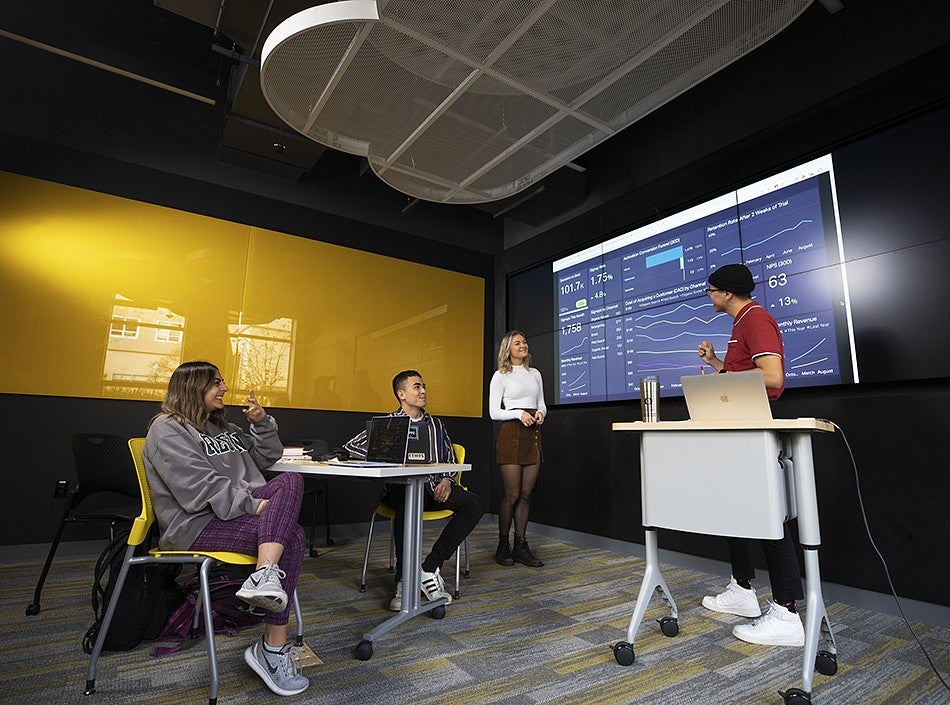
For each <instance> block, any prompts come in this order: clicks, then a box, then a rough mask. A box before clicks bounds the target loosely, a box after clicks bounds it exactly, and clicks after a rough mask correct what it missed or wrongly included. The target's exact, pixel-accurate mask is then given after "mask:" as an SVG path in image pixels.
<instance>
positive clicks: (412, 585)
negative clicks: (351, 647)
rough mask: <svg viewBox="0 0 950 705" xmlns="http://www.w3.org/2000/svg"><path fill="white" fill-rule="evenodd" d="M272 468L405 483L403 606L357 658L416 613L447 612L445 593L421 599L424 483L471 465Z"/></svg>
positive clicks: (298, 464)
mask: <svg viewBox="0 0 950 705" xmlns="http://www.w3.org/2000/svg"><path fill="white" fill-rule="evenodd" d="M269 469H270V470H273V471H275V472H298V473H300V474H301V475H319V476H321V477H358V478H365V479H370V480H379V481H385V482H390V483H393V484H404V485H405V486H406V508H405V512H406V514H405V521H404V522H403V544H402V546H403V560H402V609H401V610H400V611H399V613H398V614H396V615H393V616H392V617H390V618H389V619H387V620H386V621H384V622H383V623H382V624H380V625H379V626H377V627H376V628H375V629H373V630H371V631H369V632H366V633H365V634H363V639H362V641H360V643H359V644H357V646H356V652H355V655H356V658H358V659H360V660H361V661H366V660H368V659H370V658H372V656H373V641H375V640H376V639H377V638H379V637H381V636H382V635H383V634H385V633H386V632H388V631H389V630H390V629H393V628H394V627H396V626H398V625H400V624H402V623H403V622H405V621H406V620H409V619H412V618H413V617H415V616H416V615H420V614H424V613H426V612H429V611H431V612H432V616H433V617H435V618H436V619H441V618H442V617H443V616H445V603H446V599H445V598H444V597H440V598H439V599H437V600H432V601H431V602H426V603H425V604H422V600H421V599H420V594H421V592H422V585H421V581H422V578H421V572H422V511H423V505H424V487H425V482H426V478H427V477H428V476H429V475H437V474H441V473H448V472H450V473H456V472H467V471H469V470H471V469H472V466H471V465H466V464H452V463H443V464H432V465H398V466H390V467H373V466H356V465H347V464H344V463H318V462H312V461H309V460H281V461H279V462H278V463H276V464H275V465H273V466H271V467H270V468H269Z"/></svg>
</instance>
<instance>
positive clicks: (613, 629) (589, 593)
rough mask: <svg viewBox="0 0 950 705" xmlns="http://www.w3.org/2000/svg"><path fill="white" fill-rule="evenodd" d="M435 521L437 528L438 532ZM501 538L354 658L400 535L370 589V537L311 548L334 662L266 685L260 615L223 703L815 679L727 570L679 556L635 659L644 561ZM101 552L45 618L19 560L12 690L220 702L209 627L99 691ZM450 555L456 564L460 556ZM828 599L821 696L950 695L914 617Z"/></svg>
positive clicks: (312, 615) (379, 545) (126, 658)
mask: <svg viewBox="0 0 950 705" xmlns="http://www.w3.org/2000/svg"><path fill="white" fill-rule="evenodd" d="M384 526H385V525H384ZM385 534H386V531H385V529H384V530H383V532H382V534H381V536H380V538H381V539H383V537H384V536H385ZM426 536H427V537H426V542H427V543H428V542H431V540H432V532H431V530H430V531H429V532H427V535H426ZM496 536H497V533H496V531H495V530H494V527H492V526H491V524H482V525H480V526H479V527H478V528H476V530H475V532H474V533H473V534H472V537H471V539H470V547H471V553H472V575H471V577H470V578H469V579H467V580H464V579H463V581H462V597H461V599H460V600H458V601H457V602H456V603H455V604H453V605H451V606H450V607H449V608H448V612H447V615H446V617H445V619H442V620H435V619H431V618H428V617H419V618H416V619H414V620H411V621H409V622H408V623H406V624H403V625H400V626H399V627H397V628H396V629H395V630H393V631H391V632H389V633H388V634H386V635H384V636H383V637H382V638H380V639H378V640H377V641H376V642H375V644H374V652H375V653H374V656H373V658H372V659H370V660H369V661H358V660H356V659H354V657H353V650H354V647H355V646H356V644H357V642H358V641H359V640H360V638H361V636H362V634H363V633H364V632H366V631H368V630H370V629H372V628H373V627H375V626H376V625H377V624H378V623H380V622H381V621H382V620H383V619H386V618H387V617H388V616H389V615H390V614H391V613H390V612H388V611H387V610H386V609H385V606H386V604H387V603H388V601H389V598H390V597H391V588H392V576H391V575H389V574H388V573H387V571H386V562H387V560H386V551H387V549H386V542H385V540H378V541H377V542H376V543H375V545H374V552H373V558H372V560H371V566H370V575H369V577H368V587H367V592H366V593H365V594H361V593H360V592H359V591H358V589H357V588H358V578H359V569H360V565H361V561H362V551H363V543H362V540H361V539H360V538H350V539H347V538H338V539H337V544H336V545H335V546H332V547H328V548H321V555H320V557H319V558H307V559H306V562H305V565H304V573H303V575H302V577H301V582H300V585H299V587H298V590H299V594H300V598H301V603H302V607H303V610H304V621H305V624H306V635H307V642H308V644H309V645H310V647H311V648H312V649H313V651H314V652H315V653H316V654H317V656H319V658H320V659H321V660H322V661H323V664H321V665H317V666H309V667H307V668H306V669H305V671H304V673H305V675H307V676H308V677H309V678H310V679H311V687H310V689H309V690H308V691H306V692H305V693H303V694H301V695H298V696H293V697H289V698H283V699H281V698H279V697H278V696H276V695H273V694H272V693H271V692H270V691H268V690H267V689H266V688H265V687H264V686H263V684H262V683H261V681H260V680H259V679H258V677H257V676H256V675H255V674H254V673H253V672H252V671H251V670H250V669H249V668H248V667H247V666H246V665H245V664H244V661H243V654H242V652H243V649H244V648H245V647H246V646H247V645H248V643H250V642H251V641H252V640H253V639H254V638H255V637H256V636H257V635H258V634H259V632H258V630H257V629H253V630H246V631H245V632H244V633H242V634H240V635H237V636H234V637H219V638H218V645H219V664H220V670H221V692H220V696H219V702H220V703H221V704H222V705H241V704H245V703H247V704H251V703H254V704H256V703H260V702H262V701H263V702H278V701H280V702H307V703H318V704H323V703H326V704H327V705H330V704H333V705H335V704H338V703H376V702H385V703H391V704H393V705H399V704H402V703H407V704H408V703H419V704H420V705H430V704H431V705H435V704H436V703H440V704H441V703H446V702H449V703H453V705H482V704H487V703H493V704H497V705H534V704H536V703H550V704H552V705H573V704H580V703H584V704H603V705H613V704H619V703H638V704H641V705H654V704H655V705H661V704H662V705H679V704H683V705H704V704H706V703H709V704H712V703H716V704H721V703H735V704H736V705H739V704H746V703H775V704H777V705H778V704H780V703H781V702H782V699H781V698H780V697H779V696H778V695H777V694H776V691H777V690H780V689H781V690H785V689H787V688H790V687H800V686H801V667H802V663H801V659H802V655H801V649H793V648H777V647H761V646H754V645H751V644H745V643H743V642H739V641H737V640H736V639H734V638H733V637H732V635H731V633H730V631H731V628H732V626H733V625H734V624H736V623H739V622H741V621H743V620H741V619H740V618H737V617H730V616H727V615H718V614H713V613H711V612H708V611H706V610H704V609H703V608H702V607H701V605H700V604H699V602H700V598H701V597H702V595H704V594H710V593H713V592H717V591H718V590H720V589H721V588H722V586H723V585H724V583H725V581H726V578H725V576H722V575H710V574H707V573H702V572H698V571H693V570H686V569H682V568H675V567H664V570H663V574H664V577H665V578H666V581H667V583H668V585H669V587H670V590H671V591H672V593H673V595H674V598H675V599H676V601H677V606H678V608H679V611H680V614H679V623H680V633H679V635H678V636H676V637H673V638H667V637H664V636H663V635H662V634H661V633H660V631H659V629H658V628H657V626H656V624H655V622H654V620H655V619H656V618H658V617H661V616H663V615H664V614H665V609H664V607H663V605H662V602H661V601H660V600H659V598H654V600H653V602H652V603H651V609H650V611H649V612H648V613H647V616H646V618H645V619H644V622H643V625H642V626H641V628H640V630H639V633H638V634H637V636H636V639H635V641H634V648H635V650H636V661H635V663H634V664H633V665H632V666H630V667H623V666H620V665H618V664H617V663H616V661H615V660H614V658H613V654H612V651H611V646H612V645H613V644H615V643H616V642H618V641H622V640H624V639H625V637H626V630H627V625H628V623H629V620H630V615H631V612H632V610H633V605H634V602H635V600H636V597H637V593H638V590H639V584H640V579H641V577H642V574H643V561H642V560H640V559H638V558H632V557H629V556H624V555H619V554H615V553H611V552H609V551H606V550H602V549H597V548H581V547H578V546H573V545H571V544H569V543H566V542H564V541H559V540H554V539H550V538H545V537H542V536H537V537H534V538H533V539H532V548H533V549H534V551H535V553H537V554H538V555H539V556H540V557H541V558H543V559H544V560H545V562H546V566H545V567H544V568H540V569H530V568H526V567H524V566H520V565H518V566H514V567H511V568H503V567H501V566H498V565H496V564H495V563H494V562H493V561H492V560H491V553H492V551H493V549H494V542H495V540H496ZM93 563H94V556H82V557H64V558H60V559H57V560H56V561H55V562H54V564H53V570H52V572H51V573H50V576H49V580H48V582H47V587H46V589H45V591H44V595H43V601H42V604H43V609H42V611H41V612H40V614H39V615H36V616H32V617H28V616H26V615H24V608H25V606H26V605H27V604H28V603H29V602H30V598H31V595H32V592H33V586H34V582H35V580H36V576H37V575H38V573H39V569H40V566H41V562H40V561H38V560H37V561H33V560H24V561H16V562H14V563H10V564H7V565H5V566H4V568H5V570H4V577H5V579H6V581H7V588H6V589H5V590H4V591H3V593H2V598H0V609H2V611H3V619H2V622H0V624H2V627H0V632H2V641H0V643H2V646H0V685H2V688H0V703H4V704H6V703H11V704H13V703H16V704H18V705H19V704H25V703H40V702H43V703H76V704H80V703H81V704H82V705H113V704H116V703H123V704H125V703H202V702H207V694H208V690H207V680H206V679H207V672H208V671H207V668H208V667H207V658H206V651H205V648H204V642H203V641H201V642H198V643H197V644H195V645H194V646H193V647H192V648H190V649H187V650H185V651H183V652H180V653H177V654H173V655H170V656H164V657H153V656H152V655H151V647H150V646H149V645H141V646H139V647H138V648H136V649H134V650H132V651H130V652H125V653H107V654H105V655H104V656H103V657H102V658H101V660H100V663H99V673H98V678H97V692H96V693H95V694H94V695H93V696H90V697H85V696H83V695H82V691H83V686H84V684H85V670H86V664H87V657H86V655H85V654H84V653H83V652H82V648H81V643H80V642H81V637H82V634H83V632H84V631H85V629H86V627H87V626H88V625H89V623H90V621H91V619H92V611H91V607H90V606H89V597H88V593H89V586H90V583H91V574H92V565H93ZM452 567H453V568H454V564H453V566H452ZM446 570H447V572H449V573H452V572H454V571H453V570H452V569H450V566H449V564H446ZM447 582H450V583H451V579H449V580H448V581H447ZM828 612H829V616H830V619H831V620H832V624H833V626H834V629H835V638H836V640H837V645H838V665H839V668H838V673H837V674H836V675H834V676H830V677H829V676H822V675H820V674H818V673H816V674H815V676H814V683H813V694H812V701H813V702H814V703H827V704H829V705H830V704H832V703H834V704H835V705H839V704H846V703H862V704H881V705H884V704H888V705H890V704H892V703H901V704H907V705H938V704H943V703H950V694H948V692H947V691H946V690H945V689H943V686H941V684H940V682H939V681H938V680H937V678H936V676H935V675H934V674H933V673H932V672H931V670H930V668H929V666H928V664H927V662H926V660H925V658H924V656H923V654H922V653H921V652H920V650H919V648H918V647H917V645H916V643H915V642H914V641H913V638H912V636H911V634H910V632H909V631H908V630H907V628H906V626H905V625H904V624H903V623H902V622H901V620H900V619H899V618H896V617H892V616H889V615H882V614H878V613H875V612H870V611H867V610H863V609H859V608H856V607H851V606H848V605H845V604H841V603H829V604H828ZM915 629H916V630H917V632H918V634H919V635H920V637H921V639H922V641H923V642H924V644H925V646H926V647H927V649H928V651H929V652H930V654H931V656H932V657H933V658H934V660H935V662H936V663H937V665H938V667H939V668H940V669H941V672H942V673H944V674H948V673H950V629H946V628H939V627H934V626H931V625H927V624H922V623H916V624H915ZM945 677H946V676H945Z"/></svg>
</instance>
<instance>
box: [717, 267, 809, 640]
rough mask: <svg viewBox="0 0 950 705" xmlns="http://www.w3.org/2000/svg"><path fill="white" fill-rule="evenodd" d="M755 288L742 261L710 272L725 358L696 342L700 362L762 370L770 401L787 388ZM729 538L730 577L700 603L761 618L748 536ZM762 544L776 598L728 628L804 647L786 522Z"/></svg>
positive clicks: (781, 352) (773, 326)
mask: <svg viewBox="0 0 950 705" xmlns="http://www.w3.org/2000/svg"><path fill="white" fill-rule="evenodd" d="M753 289H755V282H754V281H753V279H752V272H750V271H749V269H748V267H746V266H745V265H742V264H727V265H724V266H722V267H719V268H718V269H717V270H716V271H714V272H713V273H712V274H710V275H709V288H708V289H706V293H707V294H708V295H709V298H710V300H711V301H712V304H713V308H714V309H715V310H716V311H719V312H725V313H728V314H729V315H730V316H732V319H733V321H732V335H730V336H729V347H728V349H727V351H726V356H725V360H720V359H719V358H718V357H716V351H715V350H714V349H713V346H712V345H711V344H710V343H709V341H707V340H704V341H703V342H702V343H700V344H699V351H698V352H699V356H700V357H701V358H702V360H703V362H705V363H706V364H707V365H709V366H710V367H712V368H713V369H715V370H717V371H718V372H720V373H722V372H744V371H746V370H755V369H758V370H760V371H761V372H762V377H763V378H764V379H765V388H766V391H767V392H768V395H769V400H770V401H775V400H776V399H778V398H779V396H780V395H781V394H782V392H783V391H784V390H785V347H784V346H783V344H782V333H781V331H780V330H779V327H778V324H777V323H776V322H775V319H774V318H772V316H771V315H770V314H769V312H768V311H766V310H765V309H764V308H762V306H760V305H759V304H758V303H757V302H755V301H753V300H752V290H753ZM776 461H777V459H776ZM728 542H729V558H730V562H731V564H732V578H731V580H730V581H729V585H728V586H727V587H726V589H725V590H724V591H723V592H721V593H720V594H718V595H707V596H706V597H704V598H703V607H705V608H707V609H710V610H713V611H715V612H725V613H727V614H735V615H739V616H740V617H760V615H761V614H762V612H761V610H760V609H759V601H758V598H757V597H756V594H755V589H754V588H753V587H752V579H753V578H754V577H755V562H754V559H753V555H752V547H753V545H752V540H751V539H741V538H733V537H730V538H728ZM762 547H763V548H764V549H765V561H766V564H767V566H768V569H769V582H770V583H771V584H772V598H773V599H774V602H771V601H770V602H769V609H768V611H767V612H766V613H765V615H764V616H761V617H760V618H759V619H756V620H755V621H753V622H752V623H751V624H741V625H738V626H736V627H735V628H733V630H732V633H733V635H734V636H735V637H736V638H738V639H742V640H743V641H748V642H751V643H753V644H766V645H769V646H802V645H804V643H805V630H804V628H803V626H802V620H801V617H799V616H798V613H797V611H796V609H795V601H796V600H801V599H803V598H804V593H803V591H802V578H801V571H800V569H799V566H798V556H797V554H796V552H795V545H794V543H793V542H792V538H791V536H790V535H789V533H788V527H787V526H786V527H785V535H784V536H783V537H782V538H781V539H777V540H766V539H763V540H762Z"/></svg>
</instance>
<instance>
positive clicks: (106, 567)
mask: <svg viewBox="0 0 950 705" xmlns="http://www.w3.org/2000/svg"><path fill="white" fill-rule="evenodd" d="M153 536H154V532H152V534H150V536H149V538H150V539H151V538H152V537H153ZM128 541H129V527H128V526H123V527H121V528H117V529H116V533H115V538H114V539H113V540H112V541H110V542H109V543H108V544H107V545H106V547H105V549H103V551H102V554H101V555H100V556H99V560H97V561H96V570H95V575H94V579H93V583H92V611H93V614H94V615H95V621H94V622H93V623H92V626H90V627H89V629H88V630H87V631H86V634H85V636H83V640H82V648H83V651H85V652H86V653H87V654H91V653H92V649H93V647H94V646H95V643H96V638H97V637H98V635H99V629H100V628H101V626H102V618H103V617H104V616H105V611H106V607H107V606H108V605H109V600H111V599H112V593H113V592H114V591H115V583H116V580H117V579H118V577H119V571H120V570H121V569H122V561H123V560H124V558H125V553H126V550H127V549H128ZM150 545H151V541H150V540H147V541H144V542H142V544H141V545H139V546H138V547H136V549H135V555H145V554H146V553H148V547H149V546H150ZM180 570H181V565H179V564H166V565H161V564H153V565H131V566H129V573H128V575H127V576H126V578H125V585H123V587H122V594H121V595H120V597H119V601H118V602H117V603H116V607H115V613H114V614H113V615H112V623H111V624H110V625H109V632H108V634H106V638H105V642H104V643H103V646H102V650H103V651H128V650H129V649H133V648H135V647H136V646H138V645H139V644H140V643H141V642H142V641H143V640H147V639H154V638H155V637H157V636H158V635H159V634H160V633H161V631H162V627H164V626H165V622H166V621H167V620H168V616H169V615H170V614H171V613H172V612H174V611H175V610H176V609H177V608H178V607H180V606H181V604H182V603H183V602H184V601H185V592H184V590H182V588H181V587H180V586H179V585H178V583H177V581H176V580H175V578H176V577H177V575H178V573H179V571H180Z"/></svg>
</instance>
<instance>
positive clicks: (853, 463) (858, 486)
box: [822, 419, 950, 690]
mask: <svg viewBox="0 0 950 705" xmlns="http://www.w3.org/2000/svg"><path fill="white" fill-rule="evenodd" d="M822 420H823V421H828V423H830V424H831V425H832V426H834V427H835V429H837V431H838V433H840V434H841V439H842V440H843V441H844V447H845V448H847V450H848V455H849V456H850V457H851V467H852V468H853V469H854V486H855V488H856V489H857V491H858V505H859V506H860V507H861V519H862V520H863V521H864V530H865V532H866V533H867V535H868V540H869V541H870V542H871V548H873V549H874V552H875V553H876V554H877V557H878V559H879V560H880V561H881V565H882V566H884V575H885V576H886V577H887V584H888V585H890V587H891V594H892V595H893V596H894V602H896V603H897V610H898V611H899V612H900V614H901V618H902V619H903V620H904V624H906V625H907V628H908V629H909V630H910V633H911V634H913V635H914V640H915V641H916V642H917V646H919V647H920V650H921V651H922V652H923V654H924V658H926V659H927V663H929V664H930V668H931V669H932V670H933V672H934V674H935V675H936V676H937V678H938V679H939V680H940V682H941V683H942V684H943V687H944V688H945V689H947V690H950V685H947V681H945V680H944V679H943V676H941V675H940V671H938V670H937V666H936V665H935V664H934V662H933V659H931V658H930V654H929V653H927V649H926V648H924V645H923V644H922V643H921V641H920V638H919V637H918V636H917V632H915V631H914V627H913V626H911V623H910V620H909V619H907V615H905V614H904V608H903V607H901V600H900V597H898V595H897V590H895V589H894V582H893V581H892V580H891V571H890V570H889V569H888V567H887V561H885V560H884V556H883V555H881V552H880V550H878V547H877V544H876V543H875V542H874V537H873V536H872V535H871V527H870V525H869V524H868V515H867V513H866V512H865V511H864V497H862V496H861V479H860V476H859V474H858V463H857V461H856V460H855V459H854V453H853V452H851V444H850V443H848V437H847V436H846V435H845V433H844V429H842V428H841V427H840V426H839V425H838V424H836V423H835V422H834V421H829V420H828V419H822Z"/></svg>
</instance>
